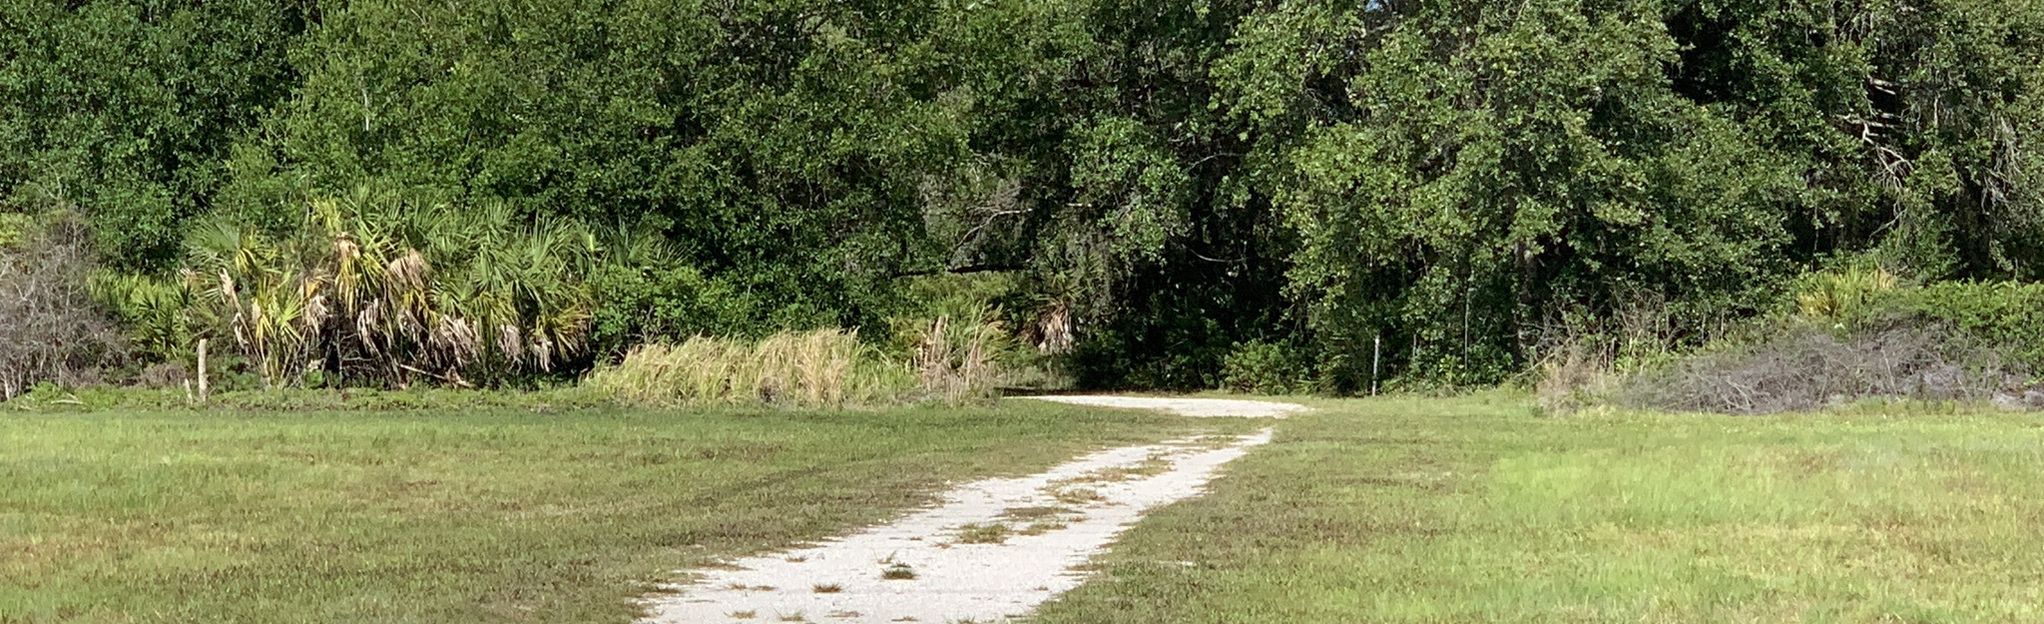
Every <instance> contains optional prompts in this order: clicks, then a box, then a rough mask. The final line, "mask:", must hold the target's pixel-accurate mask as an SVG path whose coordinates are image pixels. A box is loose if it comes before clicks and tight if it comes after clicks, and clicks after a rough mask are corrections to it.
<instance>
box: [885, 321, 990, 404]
mask: <svg viewBox="0 0 2044 624" xmlns="http://www.w3.org/2000/svg"><path fill="white" fill-rule="evenodd" d="M972 317H973V318H966V319H964V320H958V319H953V318H952V317H950V316H939V317H937V318H935V319H931V320H929V321H927V322H923V323H918V324H916V325H914V326H912V327H909V328H908V329H907V334H908V335H909V337H910V338H912V339H913V341H914V345H915V346H914V353H913V354H912V356H911V357H912V362H911V366H912V367H913V368H914V369H915V371H916V381H917V383H918V384H919V385H920V386H921V387H922V389H923V392H925V393H927V394H928V395H930V396H931V397H933V398H937V399H940V400H943V401H946V402H950V403H961V402H967V401H974V400H985V399H990V398H993V397H994V396H995V394H996V392H997V389H998V388H997V386H998V385H999V382H1000V379H1001V376H1002V370H1001V366H1000V364H999V362H998V361H997V357H998V355H999V354H1000V353H1001V351H1002V350H1003V349H1005V348H1007V347H1008V346H1009V345H1008V341H1010V340H1012V338H1011V337H1010V336H1009V335H1008V334H1007V332H1006V331H1005V330H1004V329H1003V328H1002V327H1001V323H1000V321H998V320H996V315H995V314H994V313H993V311H991V310H987V309H981V310H979V311H977V312H975V313H974V314H973V315H972Z"/></svg>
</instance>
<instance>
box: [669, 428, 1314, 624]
mask: <svg viewBox="0 0 2044 624" xmlns="http://www.w3.org/2000/svg"><path fill="white" fill-rule="evenodd" d="M1045 398H1046V399H1051V400H1058V401H1059V402H1066V403H1081V404H1086V405H1102V406H1105V407H1134V408H1138V409H1168V410H1174V411H1176V410H1183V411H1180V413H1185V414H1186V415H1189V416H1272V415H1282V414H1284V413H1289V412H1294V411H1298V410H1299V409H1304V408H1303V407H1302V406H1296V405H1291V404H1285V403H1269V402H1262V401H1235V400H1225V399H1163V398H1156V397H1141V398H1138V397H1101V398H1114V399H1134V400H1117V401H1112V402H1109V403H1104V404H1103V403H1084V402H1081V399H1091V398H1093V397H1045ZM1252 404H1253V405H1252ZM1272 406H1289V407H1288V408H1287V407H1272ZM1270 439H1271V431H1270V430H1269V429H1265V430H1263V431H1261V432H1258V433H1255V434H1252V435H1246V436H1234V435H1213V436H1199V437H1193V438H1183V439H1177V440H1169V441H1165V442H1160V443H1157V444H1149V445H1140V446H1128V447H1122V448H1115V449H1108V450H1105V451H1100V452H1097V453H1093V454H1091V455H1087V456H1084V457H1081V458H1079V459H1076V460H1073V461H1071V462H1067V463H1065V464H1063V465H1060V466H1057V467H1055V468H1052V469H1050V470H1048V471H1045V472H1042V473H1039V474H1036V475H1032V476H1027V477H1020V478H1005V479H987V480H983V481H977V482H974V483H970V484H966V485H964V486H960V487H958V488H955V489H953V490H951V491H950V492H947V493H946V494H945V495H944V498H943V502H941V503H940V504H938V505H937V506H935V507H931V508H928V509H924V510H921V511H918V512H915V513H912V514H910V515H908V516H906V517H903V518H901V519H898V520H896V521H894V522H890V523H888V524H885V525H881V526H877V527H873V528H870V529H866V530H863V531H859V532H857V533H853V534H851V535H847V536H844V537H840V538H836V539H832V540H828V541H825V542H823V543H821V544H817V545H815V546H811V547H807V548H800V549H796V550H790V551H786V552H780V553H774V554H770V555H765V556H759V557H750V558H746V559H740V560H736V561H730V562H727V563H726V564H725V565H719V566H716V567H714V568H710V569H703V570H696V571H693V573H692V574H691V575H692V576H693V577H694V579H693V581H692V582H688V583H681V584H673V585H669V586H665V587H663V588H662V589H663V590H667V591H669V592H672V593H670V594H666V595H661V596H656V597H653V598H650V599H649V600H648V601H647V602H646V604H645V606H646V611H647V613H648V614H649V617H647V618H646V619H644V620H642V622H648V623H655V624H670V623H676V624H678V623H682V622H687V623H698V622H744V623H756V622H775V621H806V622H814V623H836V622H844V623H851V622H876V623H878V622H925V623H930V624H935V623H939V622H957V621H972V622H981V623H990V622H1002V621H1007V618H1011V617H1015V616H1021V615H1026V614H1027V613H1029V612H1030V611H1031V610H1034V609H1035V608H1036V606H1037V605H1039V604H1042V603H1043V601H1045V600H1049V599H1050V598H1052V597H1054V596H1056V595H1058V594H1060V593H1063V592H1065V591H1067V590H1070V589H1072V588H1074V587H1078V586H1079V584H1080V583H1081V582H1083V581H1084V580H1085V573H1084V572H1083V571H1079V570H1078V569H1077V568H1079V567H1080V566H1083V565H1084V564H1086V562H1088V561H1090V560H1091V559H1092V558H1093V557H1094V556H1095V555H1098V554H1099V553H1100V552H1102V551H1104V550H1105V549H1106V548H1107V547H1108V545H1109V544H1111V543H1113V541H1114V540H1115V539H1116V538H1117V537H1119V536H1120V535H1121V533H1122V531H1124V530H1126V529H1128V527H1129V526H1131V525H1133V524H1135V523H1136V521H1138V520H1140V519H1142V516H1143V515H1144V514H1145V513H1147V512H1149V511H1150V510H1152V509H1155V508H1157V507H1160V506H1162V505H1166V504H1170V503H1173V502H1177V501H1180V500H1185V499H1188V498H1192V497H1194V496H1197V495H1199V493H1200V492H1201V491H1202V490H1203V489H1204V488H1205V486H1206V484H1207V482H1208V480H1210V479H1212V478H1213V476H1214V474H1215V472H1216V471H1218V470H1219V469H1220V468H1221V466H1223V465H1225V464H1227V463H1228V462H1230V461H1233V460H1235V459H1236V458H1238V457H1241V456H1243V455H1245V454H1247V453H1248V452H1249V450H1250V449H1251V448H1253V447H1255V446H1257V445H1261V444H1264V443H1266V442H1269V441H1270ZM996 527H997V528H996Z"/></svg>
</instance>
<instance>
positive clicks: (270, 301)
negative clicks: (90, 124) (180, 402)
mask: <svg viewBox="0 0 2044 624" xmlns="http://www.w3.org/2000/svg"><path fill="white" fill-rule="evenodd" d="M594 241H595V237H594V235H593V233H591V232H590V231H588V230H587V229H586V228H583V227H581V226H579V225H576V224H575V223H573V222H567V221H557V220H548V219H527V218H524V217H521V216H520V215H518V214H516V213H515V212H514V211H512V210H511V209H510V208H509V207H508V206H505V205H502V204H490V205H483V206H470V207H459V208H457V207H450V206H446V205H442V204H438V203H434V202H432V201H430V200H426V199H421V198H417V197H410V196H405V195H399V194H393V193H385V192H378V191H376V190H373V189H367V190H361V191H357V192H356V193H354V194H353V195H350V196H347V197H342V198H338V199H321V200H318V201H314V202H313V203H312V204H311V206H310V209H309V210H308V211H307V212H306V213H305V216H304V219H303V221H302V222H301V223H299V224H297V225H296V226H295V229H290V230H287V231H283V232H272V231H268V230H264V229H261V228H257V227H253V226H251V225H249V224H244V223H240V222H237V221H235V220H233V219H232V218H230V217H222V218H219V219H216V220H215V221H214V222H212V223H210V224H209V225H207V226H204V227H200V228H198V229H197V230H196V231H195V232H194V234H193V235H192V237H191V239H190V241H189V242H188V253H187V268H186V269H185V271H184V273H183V277H184V279H185V284H184V286H183V287H184V288H185V289H187V290H188V291H189V292H190V293H191V295H190V298H191V301H192V302H193V303H192V305H190V306H189V307H188V313H190V314H192V315H193V319H192V321H191V324H192V326H193V327H194V328H195V330H196V331H195V333H198V334H200V335H210V336H212V337H213V338H215V342H216V343H218V344H221V345H222V346H224V347H232V348H233V349H234V350H235V351H236V352H238V354H239V355H240V356H242V357H244V358H246V360H247V361H248V362H249V363H250V364H251V365H252V366H253V367H254V368H255V371H256V373H257V375H258V376H259V377H260V379H261V380H262V382H263V385H264V386H265V387H275V386H285V385H297V384H300V383H302V382H303V381H304V379H305V377H306V375H307V374H308V373H312V372H323V373H325V374H326V375H327V376H333V377H338V378H342V379H343V380H368V381H371V382H375V383H381V384H385V385H393V386H404V385H407V384H410V383H413V382H415V381H417V380H420V379H431V380H437V381H441V382H445V383H450V384H453V385H467V384H468V383H470V381H469V380H471V379H474V380H476V381H480V382H483V383H501V382H503V381H505V380H506V379H508V378H510V377H511V376H513V375H517V374H523V373H533V372H541V373H544V372H548V371H553V370H555V369H556V368H557V367H559V366H562V365H564V364H566V363H569V362H574V361H577V359H578V358H583V357H585V356H586V355H587V353H588V350H587V345H588V336H589V324H590V316H591V308H592V305H593V304H592V299H593V297H592V295H591V293H590V291H589V288H588V287H587V285H586V284H585V283H584V282H583V281H582V276H584V275H587V274H588V273H589V272H590V269H591V267H592V266H593V265H594V264H595V263H596V262H597V261H598V259H599V253H600V250H599V249H598V248H597V246H596V245H595V244H594ZM223 350H225V349H223Z"/></svg>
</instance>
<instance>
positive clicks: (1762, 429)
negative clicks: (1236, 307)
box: [1033, 394, 2044, 624]
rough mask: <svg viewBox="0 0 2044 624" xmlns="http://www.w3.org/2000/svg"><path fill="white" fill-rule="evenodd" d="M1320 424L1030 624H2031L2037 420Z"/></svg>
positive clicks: (1389, 409) (1337, 415) (2036, 594)
mask: <svg viewBox="0 0 2044 624" xmlns="http://www.w3.org/2000/svg"><path fill="white" fill-rule="evenodd" d="M1320 405H1321V406H1322V407H1323V409H1322V410H1321V411H1320V412H1318V413H1315V414H1310V415H1305V416H1299V417H1295V418H1293V419H1291V420H1289V421H1287V422H1285V423H1284V424H1283V425H1282V426H1281V427H1280V429H1279V433H1278V437H1277V440H1276V441H1275V442H1273V443H1272V444H1270V445H1268V446H1266V447H1264V448H1262V449H1259V450H1257V451H1256V452H1255V453H1253V454H1251V455H1249V456H1248V457H1245V458H1243V459H1242V460H1239V461H1238V462H1237V463H1235V464H1232V465H1231V466H1230V467H1229V468H1228V469H1227V472H1226V473H1225V475H1226V476H1225V477H1224V478H1223V479H1222V480H1220V481H1218V482H1216V483H1215V484H1214V488H1213V490H1212V492H1211V493H1210V494H1209V495H1208V496H1206V497H1205V498H1203V499H1199V500H1196V501H1192V502H1188V503H1183V504H1179V505H1175V506H1172V507H1169V508H1166V509H1164V510H1162V511H1160V512H1159V513H1158V514H1156V515H1154V516H1152V517H1151V518H1149V519H1148V520H1146V521H1145V522H1144V523H1142V524H1140V525H1138V526H1137V527H1136V528H1135V529H1134V530H1132V532H1131V533H1130V534H1128V535H1127V536H1126V539H1124V540H1123V541H1122V542H1121V544H1120V545H1119V546H1118V547H1117V548H1116V550H1115V551H1114V552H1113V553H1111V554H1110V555H1108V557H1107V558H1106V561H1105V562H1104V569H1103V571H1102V572H1101V575H1100V576H1098V577H1096V578H1095V580H1094V581H1093V582H1091V583H1089V584H1087V585H1085V586H1082V587H1081V588H1079V589H1078V590H1075V591H1074V592H1072V593H1070V594H1067V595H1066V596H1065V597H1063V598H1061V599H1059V600H1057V601H1055V602H1053V603H1052V604H1050V605H1047V606H1046V607H1045V609H1044V610H1043V611H1042V612H1041V614H1040V616H1039V617H1038V618H1037V619H1035V620H1033V622H1034V624H1077V623H1094V622H1101V623H1104V622H1117V623H1119V622H1174V623H1185V622H1189V623H1201V622H1241V623H1251V622H1255V623H1263V622H1287V623H1297V622H1327V623H1336V622H1339V623H1349V622H1699V623H1703V622H1710V623H1715V622H1855V623H1858V622H1897V623H1903V622H1909V623H1914V622H2019V621H2022V622H2028V621H2044V607H2040V605H2044V478H2039V474H2040V471H2044V417H2039V416H2036V415H2011V414H1995V413H1966V412H1964V411H1961V410H1956V409H1955V408H1950V407H1945V408H1931V409H1930V410H1928V411H1927V412H1926V411H1921V408H1920V407H1919V408H1913V409H1917V410H1918V411H1917V412H1916V413H1912V414H1902V413H1899V412H1897V411H1895V410H1894V409H1893V408H1886V409H1883V408H1876V409H1871V410H1866V409H1862V410H1860V411H1859V412H1858V413H1853V414H1825V415H1800V416H1781V417H1765V418H1757V417H1727V416H1695V415H1681V416H1678V415H1651V414H1610V413H1603V414H1585V415H1577V416H1539V415H1536V413H1535V411H1534V410H1533V408H1532V407H1531V403H1530V400H1528V399H1526V398H1525V397H1523V396H1519V395H1513V394H1490V395H1481V396H1477V397H1472V398H1462V399H1447V400H1422V399H1386V400H1370V401H1339V402H1334V401H1330V402H1322V403H1320ZM1184 562H1190V563H1191V565H1186V564H1185V563H1184Z"/></svg>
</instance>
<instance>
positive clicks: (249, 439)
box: [0, 393, 2044, 624]
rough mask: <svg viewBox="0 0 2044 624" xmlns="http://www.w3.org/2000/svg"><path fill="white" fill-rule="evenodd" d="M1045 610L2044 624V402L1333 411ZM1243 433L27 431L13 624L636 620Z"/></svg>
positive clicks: (8, 424) (1089, 429)
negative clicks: (732, 579) (700, 572)
mask: <svg viewBox="0 0 2044 624" xmlns="http://www.w3.org/2000/svg"><path fill="white" fill-rule="evenodd" d="M1309 402H1311V403H1314V404H1315V405H1316V406H1318V407H1320V408H1321V409H1320V410H1319V411H1317V412H1314V413H1311V414H1307V415H1303V416H1296V417H1294V418H1292V419H1290V420H1287V421H1283V422H1282V423H1281V424H1280V425H1279V427H1278V438H1277V440H1276V441H1275V442H1273V443H1271V444H1269V445H1267V446H1265V447H1262V448H1260V449H1258V450H1257V451H1255V452H1254V453H1252V454H1251V455H1250V456H1248V457H1246V458H1243V459H1241V460H1239V461H1237V462H1236V463H1234V464H1231V465H1230V466H1229V467H1228V468H1227V470H1226V473H1225V476H1224V478H1223V479H1221V480H1220V481H1218V482H1216V483H1215V484H1214V487H1213V491H1212V492H1211V493H1210V494H1209V495H1208V496H1207V497H1205V498H1202V499H1198V500H1195V501H1191V502H1188V503H1183V504H1179V505H1176V506H1172V507H1169V508H1166V509H1164V510H1162V511H1160V512H1159V513H1158V514H1157V515H1154V516H1152V517H1151V518H1149V519H1148V520H1146V521H1145V522H1144V523H1142V524H1141V525H1138V526H1137V527H1136V528H1135V529H1134V530H1133V531H1132V532H1131V533H1130V534H1129V535H1128V536H1127V537H1126V539H1125V540H1124V541H1123V543H1122V544H1121V545H1120V546H1118V547H1117V549H1116V550H1115V551H1113V552H1112V553H1111V554H1109V555H1108V556H1107V558H1106V560H1105V561H1103V562H1102V563H1101V567H1102V573H1101V574H1100V576H1098V577H1096V578H1095V580H1094V581H1093V582H1092V583H1089V584H1087V585H1085V586H1083V587H1081V588H1080V589H1078V590H1076V591H1074V592H1073V593H1071V594H1067V595H1066V596H1065V597H1063V598H1061V599H1059V600H1057V601H1054V602H1052V603H1051V604H1050V605H1048V606H1047V607H1046V608H1045V609H1044V610H1043V612H1042V613H1041V614H1040V616H1039V617H1038V618H1036V619H1035V620H1034V624H1082V623H1107V622H1113V623H1134V622H1170V623H1201V622H1240V623H1244V624H1247V623H1259V624H1261V623H1270V622H1283V623H1294V622H1327V623H1335V622H1340V623H1348V622H1697V623H1705V622H1710V623H1715V622H1854V623H1866V622H1896V623H1916V622H2025V621H2044V609H2040V607H2039V606H2038V605H2044V528H2040V527H2044V478H2040V475H2044V417H2039V416H2035V415H2018V414H1995V413H1966V412H1961V411H1954V409H1953V408H1921V409H1916V410H1911V411H1909V412H1908V413H1904V412H1903V411H1901V410H1892V411H1887V412H1882V411H1878V410H1867V411H1862V412H1860V413H1855V414H1827V415H1801V416H1781V417H1765V418H1758V417H1720V416H1696V415H1687V416H1678V415H1639V414H1595V413H1592V414H1585V415H1575V416H1541V415H1538V414H1536V413H1535V412H1534V410H1533V409H1532V408H1531V404H1530V401H1529V400H1528V399H1526V398H1525V397H1524V396H1521V395H1516V394H1509V393H1496V394H1485V395H1477V396H1473V397H1468V398H1459V399H1418V398H1400V399H1382V400H1352V401H1309ZM1244 426H1245V425H1244V424H1243V423H1238V422H1228V421H1225V420H1224V421H1196V420H1188V419H1176V418H1170V417H1162V416H1143V415H1134V414H1108V413H1105V412H1094V411H1087V410H1085V409H1082V408H1066V407H1060V406H1053V405H1039V404H1033V403H1022V402H1010V403H1008V404H1004V405H1003V406H1001V407H999V408H986V409H975V410H952V409H944V410H939V409H913V410H892V411H880V412H864V413H862V412H845V413H807V414H805V413H792V412H778V413H774V412H737V411H726V412H707V413H678V412H666V413H661V412H630V411H602V410H594V411H591V410H579V411H573V410H571V411H566V412H560V413H555V414H549V415H537V414H532V413H529V412H521V411H517V410H509V409H497V410H494V411H482V412H480V413H461V414H454V413H441V412H433V411H411V412H403V413H359V412H358V413H330V412H329V413H309V414H304V413H289V412H278V413H250V414H242V415H205V414H199V413H193V412H155V413H93V414H5V415H0V484H4V487H0V622H5V623H7V624H15V623H23V622H94V623H97V622H264V623H268V622H455V623H459V622H612V623H621V622H626V621H629V619H630V615H631V613H632V605H631V603H630V599H631V598H632V597H633V596H635V595H638V594H639V593H640V592H643V591H645V589H646V587H647V586H646V582H647V581H649V580H657V579H659V578H661V577H662V575H663V574H665V573H667V571H669V570H672V569H675V568H678V567H683V566H689V565H696V564H701V563H704V562H706V561H708V560H709V559H711V558H712V557H715V556H719V555H730V554H735V553H742V552H748V551H757V550H761V549H768V548H775V547H781V546H786V545H788V544H791V543H794V542H799V541H802V540H804V539H813V538H817V537H821V536H825V535H830V534H833V533H837V532H840V531H842V530H844V529H846V528H848V527H851V526H854V525H858V524H861V523H866V522H871V521H875V520H878V519H881V518H885V517H887V516H889V515H890V514H892V513H894V512H896V511H898V510H900V509H903V508H906V507H908V506H911V505H914V504H916V503H918V502H920V501H923V500H926V499H927V496H928V495H929V494H930V493H931V492H932V491H934V489H935V488H936V487H938V486H939V484H940V483H941V482H943V481H945V480H947V479H964V478H969V477H976V476H985V475H990V474H997V473H1019V472H1026V471H1032V470H1035V469H1039V468H1042V467H1046V466H1049V465H1051V464H1054V463H1057V462H1058V461H1060V460H1063V459H1065V458H1068V457H1069V456H1071V455H1074V454H1076V453H1078V452H1079V451H1081V450H1082V449H1086V448H1092V447H1098V446H1104V445H1109V444H1118V443H1128V442H1138V441H1153V440H1157V439H1161V438H1164V437H1169V436H1173V435H1180V434H1184V433H1186V432H1188V431H1189V430H1192V429H1195V428H1214V427H1219V428H1228V427H1235V428H1240V427H1244Z"/></svg>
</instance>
